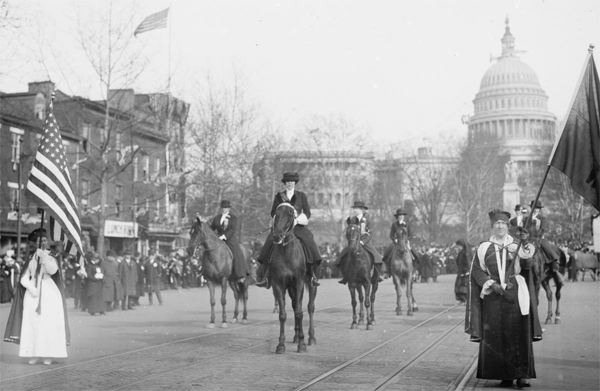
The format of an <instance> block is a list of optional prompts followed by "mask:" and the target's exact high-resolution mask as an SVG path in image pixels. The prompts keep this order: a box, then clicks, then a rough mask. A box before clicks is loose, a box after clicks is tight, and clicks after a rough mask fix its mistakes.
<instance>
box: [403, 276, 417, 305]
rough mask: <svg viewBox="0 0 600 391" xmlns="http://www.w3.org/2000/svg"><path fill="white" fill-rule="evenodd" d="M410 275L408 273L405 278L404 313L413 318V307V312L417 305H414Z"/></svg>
mask: <svg viewBox="0 0 600 391" xmlns="http://www.w3.org/2000/svg"><path fill="white" fill-rule="evenodd" d="M410 275H411V273H410V271H409V273H408V276H407V278H406V302H407V306H408V311H406V315H408V316H413V307H414V310H415V311H417V310H418V307H417V303H415V298H414V297H413V290H412V288H413V282H412V278H410Z"/></svg>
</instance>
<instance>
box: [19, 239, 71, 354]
mask: <svg viewBox="0 0 600 391" xmlns="http://www.w3.org/2000/svg"><path fill="white" fill-rule="evenodd" d="M36 231H38V232H36ZM36 231H34V232H32V233H31V235H30V238H29V239H30V240H31V239H33V240H39V237H40V236H41V246H40V247H39V248H38V249H37V250H36V252H35V253H34V254H33V256H32V258H31V260H30V261H29V264H28V266H27V268H26V269H25V270H24V271H23V274H22V276H21V285H22V286H23V287H24V288H25V289H26V291H25V293H24V296H23V320H22V325H21V338H20V348H19V356H20V357H31V360H30V361H29V364H36V363H38V362H39V361H40V360H42V359H43V362H44V364H46V365H50V364H52V359H53V358H63V357H67V335H66V334H67V332H66V328H65V311H64V302H63V297H62V294H61V291H60V290H59V287H58V286H57V283H56V281H60V278H53V276H55V277H60V276H59V275H60V268H59V264H58V261H57V259H56V258H55V257H54V256H53V255H52V254H51V253H50V252H49V251H48V250H47V249H46V247H47V239H46V237H45V230H36ZM34 234H35V235H34ZM32 236H34V237H32ZM35 236H37V237H35ZM57 273H58V275H57ZM55 280H56V281H55Z"/></svg>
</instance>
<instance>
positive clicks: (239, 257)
mask: <svg viewBox="0 0 600 391" xmlns="http://www.w3.org/2000/svg"><path fill="white" fill-rule="evenodd" d="M222 217H223V214H222V213H219V214H218V215H216V216H215V217H214V218H213V221H212V223H211V224H210V228H211V229H212V230H213V231H215V232H216V234H217V236H219V237H221V235H225V238H226V239H225V244H226V245H227V246H228V247H229V248H230V249H231V252H232V253H233V270H232V271H233V275H234V277H235V278H242V277H246V275H247V274H248V267H247V265H246V258H245V257H244V253H243V252H242V249H241V248H240V243H239V242H238V240H237V237H236V235H235V232H236V229H237V217H235V215H233V214H231V213H229V214H228V215H227V216H226V218H225V220H224V221H223V224H221V218H222Z"/></svg>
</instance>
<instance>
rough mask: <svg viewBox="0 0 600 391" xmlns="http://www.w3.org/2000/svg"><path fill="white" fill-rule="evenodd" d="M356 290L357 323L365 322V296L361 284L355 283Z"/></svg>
mask: <svg viewBox="0 0 600 391" xmlns="http://www.w3.org/2000/svg"><path fill="white" fill-rule="evenodd" d="M356 290H357V291H358V305H359V313H358V324H359V325H363V324H365V296H364V295H363V287H362V285H361V284H356Z"/></svg>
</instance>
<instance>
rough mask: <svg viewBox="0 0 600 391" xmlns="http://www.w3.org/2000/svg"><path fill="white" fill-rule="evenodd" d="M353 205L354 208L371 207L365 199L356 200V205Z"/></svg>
mask: <svg viewBox="0 0 600 391" xmlns="http://www.w3.org/2000/svg"><path fill="white" fill-rule="evenodd" d="M351 207H352V208H363V209H369V207H368V206H367V205H365V203H364V201H354V205H352V206H351Z"/></svg>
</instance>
